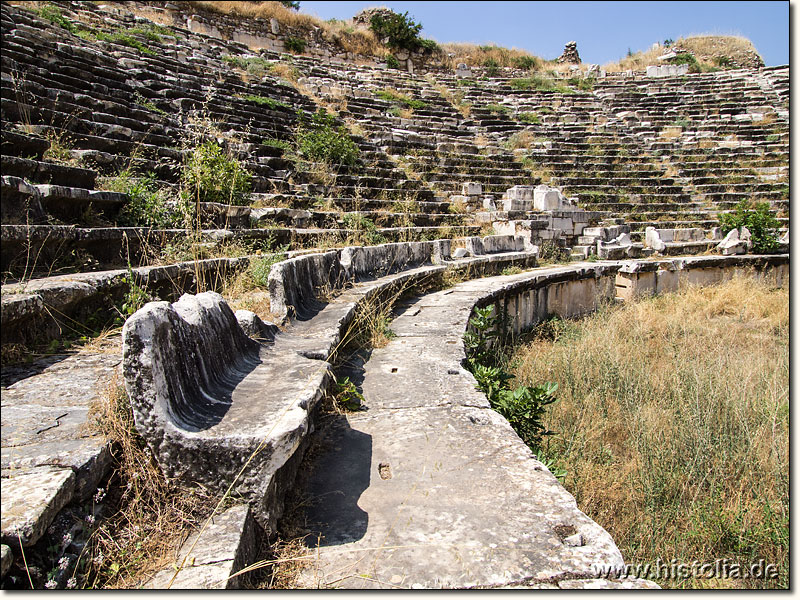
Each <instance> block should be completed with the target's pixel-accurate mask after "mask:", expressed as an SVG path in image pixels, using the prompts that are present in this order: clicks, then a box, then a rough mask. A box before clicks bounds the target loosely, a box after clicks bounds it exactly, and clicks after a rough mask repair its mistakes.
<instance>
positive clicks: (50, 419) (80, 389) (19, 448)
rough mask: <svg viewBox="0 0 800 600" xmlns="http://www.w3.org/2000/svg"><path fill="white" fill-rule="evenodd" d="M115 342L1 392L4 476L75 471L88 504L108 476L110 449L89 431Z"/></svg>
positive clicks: (111, 371) (108, 378) (114, 360)
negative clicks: (35, 470) (46, 469)
mask: <svg viewBox="0 0 800 600" xmlns="http://www.w3.org/2000/svg"><path fill="white" fill-rule="evenodd" d="M118 342H119V341H118V340H111V341H110V342H109V346H108V347H107V349H106V350H105V351H97V352H95V351H81V352H79V353H77V354H74V355H72V356H67V357H65V358H64V359H63V360H60V361H57V362H54V363H53V364H50V365H49V366H46V367H45V368H44V369H43V370H42V371H41V372H39V373H36V374H32V375H31V376H30V377H27V378H23V379H20V380H18V381H16V382H15V383H13V384H11V385H9V386H8V387H4V388H3V393H2V399H0V403H1V404H2V412H1V413H0V421H1V423H2V427H0V432H1V433H0V435H1V437H2V454H1V456H2V469H3V475H4V476H6V475H9V474H11V475H13V473H14V472H15V471H16V470H19V469H29V468H32V467H38V466H42V465H55V466H62V467H67V468H70V469H72V470H74V471H75V475H76V481H75V485H74V492H75V495H76V496H77V497H79V498H86V497H87V496H89V495H91V494H92V493H93V492H94V490H95V488H96V487H97V484H98V483H99V481H100V480H101V479H102V477H103V476H104V475H105V473H106V472H107V471H108V468H109V467H110V463H111V452H110V447H109V444H108V442H107V441H106V439H105V438H104V437H103V436H102V435H98V434H97V433H96V432H93V431H92V430H91V429H90V428H89V426H88V420H89V418H88V414H89V410H90V407H91V405H92V404H93V403H94V402H96V401H97V400H99V399H100V397H101V395H102V393H103V392H104V390H105V388H106V387H107V386H108V385H109V383H111V382H112V381H113V380H114V377H115V374H116V373H117V370H118V366H119V363H120V357H119V354H118V353H115V352H114V350H117V351H118V350H119V343H118Z"/></svg>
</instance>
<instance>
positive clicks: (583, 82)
mask: <svg viewBox="0 0 800 600" xmlns="http://www.w3.org/2000/svg"><path fill="white" fill-rule="evenodd" d="M567 83H569V84H570V85H574V86H575V87H576V88H578V89H579V90H581V91H582V92H591V91H592V90H593V89H594V84H595V80H594V78H593V77H570V78H569V79H567Z"/></svg>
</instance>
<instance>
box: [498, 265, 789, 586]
mask: <svg viewBox="0 0 800 600" xmlns="http://www.w3.org/2000/svg"><path fill="white" fill-rule="evenodd" d="M512 363H513V364H515V365H516V367H515V368H514V369H513V370H514V373H515V374H516V376H517V377H518V378H519V380H520V381H522V382H526V383H527V382H534V381H541V380H550V379H552V380H554V381H556V382H557V383H558V384H559V390H560V391H559V395H560V402H559V403H558V404H557V405H554V407H553V408H552V410H551V411H550V412H549V413H548V415H547V418H546V423H547V426H548V427H549V428H551V429H554V430H557V431H558V432H559V433H558V435H556V436H551V437H549V438H548V439H547V441H546V443H545V453H546V454H547V455H548V456H550V457H553V458H554V459H555V460H556V462H557V464H558V465H559V466H560V467H561V468H563V469H564V470H565V471H566V472H567V477H566V479H565V481H564V485H565V486H566V488H567V489H568V490H569V491H570V492H571V493H573V494H574V495H575V497H576V499H577V501H578V506H579V507H580V508H581V509H582V510H583V511H585V512H586V513H587V514H589V516H591V517H592V518H593V519H594V520H596V521H597V522H598V523H599V524H600V525H602V526H603V527H605V528H606V529H607V530H608V531H609V533H610V534H611V535H612V537H613V538H614V540H615V541H616V542H617V544H618V545H619V547H620V549H621V550H622V553H623V556H624V557H625V559H626V561H627V562H629V563H650V564H654V563H655V561H656V559H657V558H661V560H662V561H665V562H668V561H670V560H671V559H673V558H674V559H677V561H678V562H687V563H691V562H692V561H694V560H698V561H700V562H701V563H703V562H713V561H714V560H717V559H727V560H730V561H731V562H739V563H743V564H750V563H751V562H752V561H757V560H759V559H761V558H763V559H765V560H766V561H767V562H768V563H774V564H776V565H778V567H779V569H780V578H779V579H778V580H776V581H772V580H767V581H763V580H761V581H759V580H720V579H717V580H699V579H697V580H691V579H690V580H663V581H659V583H660V584H661V585H664V586H669V587H764V586H767V587H769V586H774V587H786V586H787V585H788V577H789V571H788V569H789V562H788V552H789V394H788V392H789V290H788V288H786V289H770V288H769V287H768V286H767V285H766V284H764V283H760V282H758V281H756V280H754V279H751V278H747V277H739V278H737V279H734V280H732V281H730V282H727V283H724V284H720V285H717V286H712V287H707V288H687V289H684V290H682V291H680V292H679V293H676V294H670V295H665V296H657V297H653V298H649V299H644V300H641V301H637V302H635V303H633V304H630V305H626V306H624V307H617V308H614V307H610V306H609V307H604V308H601V310H600V311H599V312H598V313H597V314H595V315H592V316H589V317H587V318H585V319H582V320H578V321H552V322H548V323H546V324H544V325H543V327H542V328H541V329H540V330H539V331H537V333H536V334H535V335H534V336H533V339H531V340H530V341H529V342H527V343H525V344H524V345H522V346H520V347H519V348H518V349H517V350H516V352H515V354H514V355H513V358H512Z"/></svg>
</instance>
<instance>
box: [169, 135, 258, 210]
mask: <svg viewBox="0 0 800 600" xmlns="http://www.w3.org/2000/svg"><path fill="white" fill-rule="evenodd" d="M251 178H252V176H251V175H250V173H249V172H248V171H247V169H246V168H245V167H244V165H242V163H241V162H240V161H239V160H238V159H236V158H235V157H234V156H233V154H232V153H231V152H230V151H228V152H226V151H224V150H223V149H222V148H221V147H220V145H219V144H218V143H216V142H213V141H207V142H204V143H202V144H200V145H199V146H196V147H195V148H193V149H192V151H191V154H190V155H189V158H188V161H187V163H186V167H185V169H184V171H183V175H182V183H183V185H184V186H185V187H186V189H187V190H188V192H189V195H190V197H191V198H194V199H196V200H197V202H220V203H222V204H233V205H246V204H249V201H250V190H251V187H252V186H251Z"/></svg>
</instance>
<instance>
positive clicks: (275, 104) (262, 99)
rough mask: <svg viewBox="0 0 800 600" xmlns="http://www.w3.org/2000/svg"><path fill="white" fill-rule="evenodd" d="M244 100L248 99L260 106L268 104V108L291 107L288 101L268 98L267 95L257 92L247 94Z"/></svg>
mask: <svg viewBox="0 0 800 600" xmlns="http://www.w3.org/2000/svg"><path fill="white" fill-rule="evenodd" d="M242 100H247V101H248V102H255V103H256V104H258V105H260V106H266V107H267V108H271V109H272V110H275V109H276V108H291V107H290V106H289V105H288V104H286V102H281V101H280V100H275V99H273V98H268V97H267V96H258V95H256V94H247V95H246V96H242Z"/></svg>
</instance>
